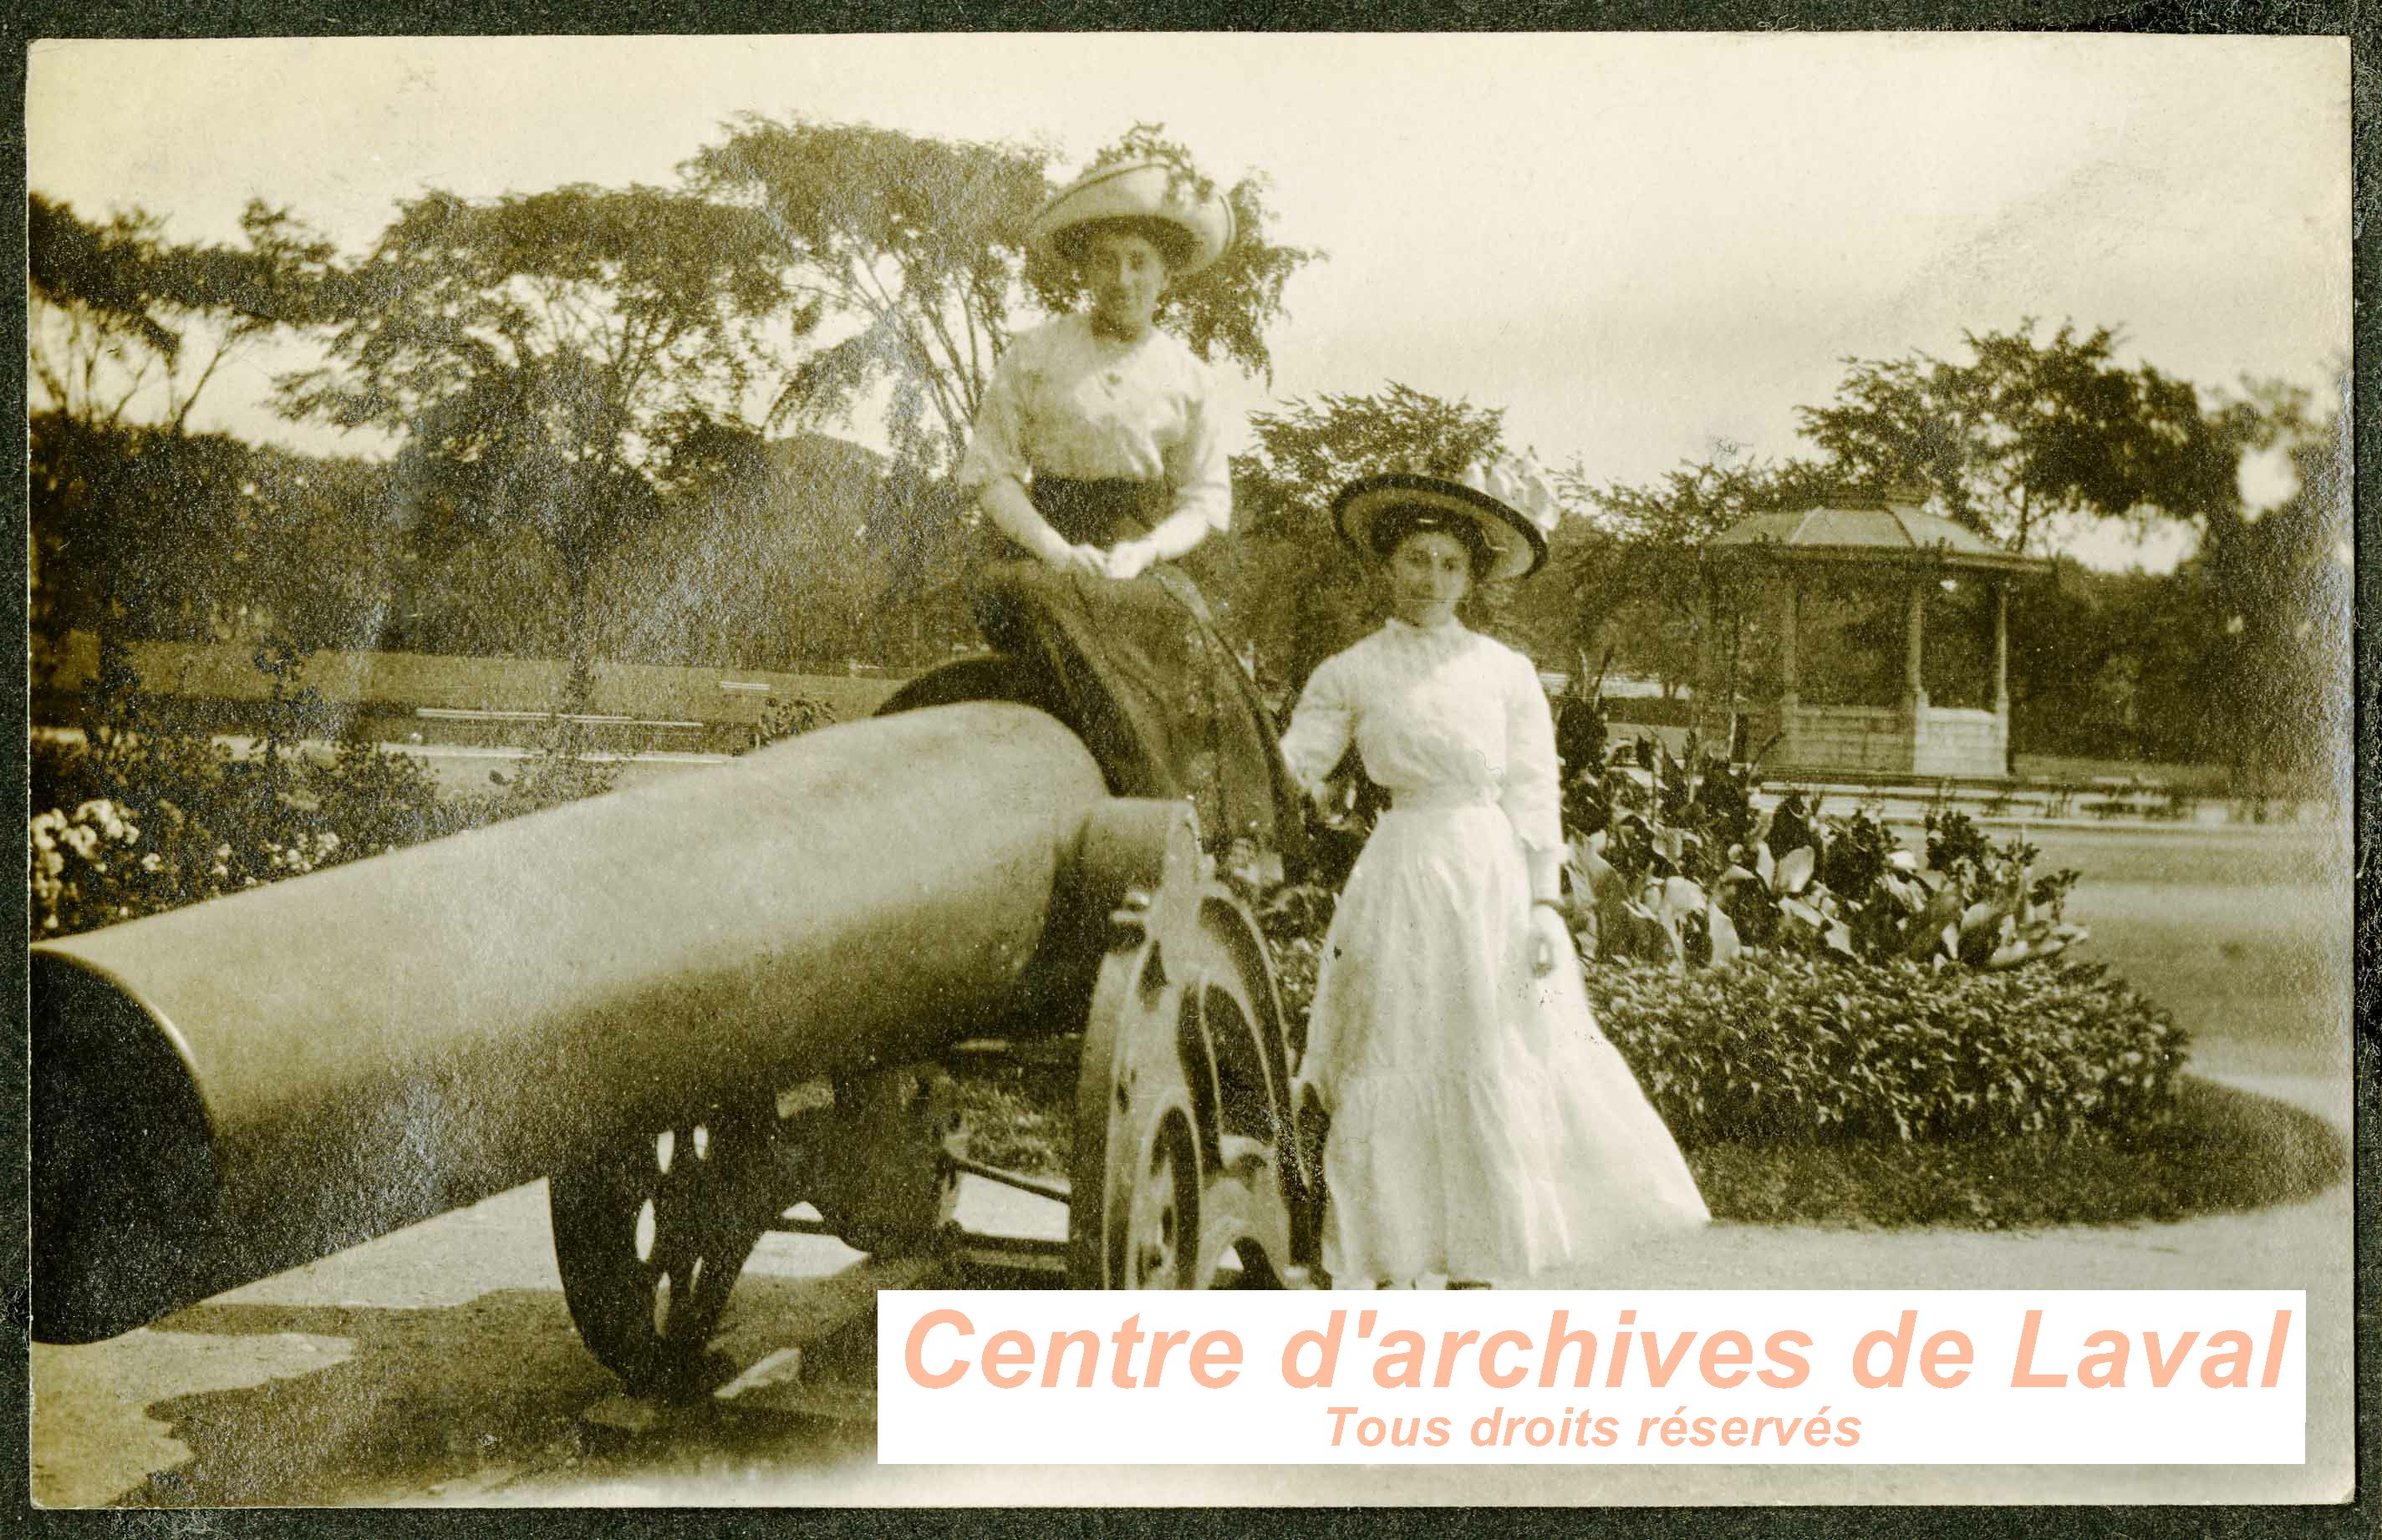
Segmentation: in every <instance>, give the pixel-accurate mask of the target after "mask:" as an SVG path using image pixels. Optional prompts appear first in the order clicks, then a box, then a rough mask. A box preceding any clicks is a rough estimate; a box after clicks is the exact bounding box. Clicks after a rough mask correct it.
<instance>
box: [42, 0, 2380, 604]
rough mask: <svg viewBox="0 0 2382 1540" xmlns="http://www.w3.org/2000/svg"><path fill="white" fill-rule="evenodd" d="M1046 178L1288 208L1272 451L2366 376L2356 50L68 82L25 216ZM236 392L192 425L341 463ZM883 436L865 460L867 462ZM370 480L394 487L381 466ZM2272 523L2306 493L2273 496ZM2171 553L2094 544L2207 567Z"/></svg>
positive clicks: (800, 56) (1870, 39) (1530, 55)
mask: <svg viewBox="0 0 2382 1540" xmlns="http://www.w3.org/2000/svg"><path fill="white" fill-rule="evenodd" d="M747 111H752V112H760V113H764V114H767V115H770V116H788V115H792V114H796V113H799V114H803V115H805V116H811V117H814V118H817V119H823V120H827V121H838V122H867V123H873V124H878V125H881V126H884V127H889V128H901V129H903V130H906V131H909V132H913V133H920V134H931V135H939V136H948V137H955V138H966V139H976V140H1007V141H1020V142H1028V143H1038V144H1042V145H1046V146H1048V147H1050V149H1052V150H1053V151H1054V152H1055V153H1056V165H1055V166H1054V171H1056V172H1058V173H1060V174H1067V173H1071V172H1073V171H1074V169H1076V168H1077V167H1079V166H1080V165H1082V164H1083V163H1084V162H1085V161H1086V160H1087V158H1088V157H1089V155H1090V154H1091V153H1092V152H1093V151H1094V150H1095V149H1097V148H1098V147H1099V146H1100V145H1101V144H1103V143H1106V142H1109V141H1113V140H1114V139H1115V138H1116V137H1117V136H1118V135H1120V134H1121V133H1123V131H1124V130H1125V129H1126V128H1130V127H1131V126H1132V125H1133V124H1135V123H1136V122H1149V123H1160V124H1163V125H1164V126H1165V128H1166V131H1167V134H1168V137H1170V138H1173V139H1175V140H1178V141H1183V142H1185V143H1186V144H1188V145H1189V146H1190V147H1191V148H1192V150H1193V151H1194V153H1196V154H1197V156H1198V157H1199V159H1200V161H1201V163H1202V165H1203V166H1204V168H1206V169H1207V170H1208V171H1209V174H1210V175H1212V176H1215V177H1219V178H1220V179H1223V180H1231V179H1234V178H1236V177H1239V176H1240V175H1242V174H1243V173H1244V172H1247V171H1252V170H1254V171H1260V172H1263V173H1264V174H1266V175H1267V176H1268V177H1271V181H1272V184H1273V185H1272V189H1271V203H1272V206H1273V208H1274V209H1275V211H1276V213H1277V216H1278V220H1277V224H1276V226H1275V229H1274V231H1273V235H1274V238H1277V239H1280V240H1283V241H1286V242H1289V243H1291V244H1294V245H1299V246H1307V247H1315V248H1320V249H1321V250H1322V251H1325V252H1326V253H1327V254H1328V256H1327V260H1325V261H1323V262H1320V263H1316V264H1313V265H1312V266H1310V267H1308V269H1306V270H1304V271H1302V272H1301V273H1299V274H1298V275H1296V276H1295V277H1294V278H1293V279H1292V281H1291V283H1290V286H1289V287H1288V289H1287V291H1286V293H1285V300H1286V303H1287V307H1288V310H1289V315H1288V317H1287V319H1286V320H1285V321H1283V323H1282V324H1280V325H1279V326H1278V327H1277V328H1276V329H1275V331H1274V332H1273V333H1272V334H1271V336H1270V342H1271V348H1272V351H1273V361H1274V370H1273V377H1272V379H1271V382H1270V383H1269V382H1267V381H1263V380H1246V379H1239V378H1235V379H1234V381H1233V383H1232V390H1233V392H1234V395H1235V396H1236V397H1237V398H1238V400H1239V403H1240V405H1242V406H1243V407H1244V408H1245V409H1255V410H1262V409H1267V408H1269V407H1272V406H1277V405H1279V404H1281V403H1282V402H1283V401H1285V400H1287V399H1290V398H1293V397H1311V396H1313V395H1315V394H1316V393H1319V392H1325V391H1329V392H1334V393H1339V392H1357V393H1362V392H1368V391H1372V390H1376V389H1378V388H1380V387H1381V385H1384V384H1386V383H1387V382H1390V381H1393V380H1394V381H1398V382H1401V383H1404V384H1406V385H1412V386H1414V387H1416V388H1418V389H1420V390H1425V391H1429V392H1431V393H1433V394H1436V395H1441V396H1444V397H1455V398H1462V399H1466V400H1469V401H1471V402H1472V403H1474V404H1476V405H1480V406H1494V407H1502V408H1504V409H1505V412H1506V418H1505V422H1506V428H1507V439H1508V442H1509V443H1512V444H1516V445H1518V446H1529V447H1531V448H1532V449H1534V450H1535V451H1536V453H1537V454H1538V456H1539V458H1541V460H1542V461H1544V462H1546V463H1548V464H1550V465H1562V464H1565V463H1570V462H1573V461H1575V460H1576V461H1578V463H1579V464H1580V465H1581V466H1582V468H1583V469H1584V470H1585V471H1587V472H1588V474H1589V475H1590V477H1591V478H1592V479H1593V480H1595V481H1598V482H1623V483H1644V482H1649V481H1652V480H1654V479H1656V478H1658V477H1659V476H1661V475H1662V474H1663V472H1664V471H1667V470H1669V469H1671V468H1673V467H1675V466H1676V465H1678V464H1680V463H1681V462H1682V461H1687V460H1694V459H1701V458H1705V457H1707V456H1708V455H1710V454H1712V453H1713V450H1714V448H1715V446H1720V445H1724V444H1726V445H1733V446H1737V452H1738V453H1741V454H1744V455H1748V456H1751V457H1755V458H1782V457H1785V456H1787V455H1791V454H1795V453H1799V452H1808V446H1806V445H1804V444H1802V443H1801V441H1799V439H1798V438H1797V436H1796V417H1795V408H1796V407H1798V406H1799V405H1817V404H1822V403H1824V402H1825V401H1826V400H1827V399H1828V398H1829V397H1831V396H1832V395H1833V394H1834V391H1835V388H1836V384H1837V382H1838V380H1839V379H1840V378H1841V377H1842V374H1843V372H1844V371H1843V363H1842V361H1843V360H1844V359H1845V358H1847V357H1857V358H1890V357H1897V356H1901V355H1904V354H1907V353H1909V352H1910V351H1912V350H1914V349H1916V350H1924V351H1927V352H1931V353H1935V354H1938V355H1944V356H1953V357H1958V356H1960V355H1961V354H1962V351H1963V349H1962V347H1961V336H1962V333H1963V331H1964V330H1968V331H1983V330H1989V329H2000V330H2007V329H2009V328H2012V327H2014V326H2016V325H2018V324H2020V322H2021V321H2022V320H2023V319H2025V318H2027V317H2029V316H2032V317H2037V318H2039V319H2040V320H2041V321H2042V322H2043V323H2044V331H2045V333H2046V334H2047V333H2048V331H2049V329H2050V328H2052V327H2056V326H2057V324H2060V323H2062V322H2065V321H2073V322H2074V323H2075V324H2078V325H2079V326H2080V327H2081V328H2083V329H2087V330H2089V329H2091V328H2092V327H2094V326H2098V325H2104V324H2106V325H2111V326H2115V327H2118V328H2119V329H2120V330H2121V331H2122V333H2123V336H2124V337H2125V342H2124V344H2123V346H2122V348H2121V350H2120V359H2121V361H2124V362H2127V363H2134V362H2142V361H2147V362H2151V363H2155V364H2156V365H2157V366H2158V367H2159V368H2161V369H2162V370H2164V371H2167V373H2173V374H2178V375H2181V376H2183V377H2185V378H2188V379H2192V380H2193V381H2196V382H2198V383H2200V384H2201V385H2207V386H2232V385H2238V383H2239V382H2240V381H2241V378H2242V377H2243V376H2258V377H2268V376H2272V377H2279V378H2283V379H2286V380H2290V381H2291V382H2294V383H2297V384H2299V385H2304V386H2306V387H2308V388H2310V389H2311V390H2314V391H2315V392H2316V393H2317V396H2318V398H2319V400H2322V399H2323V398H2324V397H2326V396H2327V394H2328V393H2329V392H2331V391H2332V390H2334V389H2335V388H2337V383H2338V380H2339V374H2340V372H2341V370H2342V368H2343V366H2344V364H2345V362H2346V361H2347V359H2348V358H2349V356H2350V351H2351V348H2350V173H2349V124H2350V115H2349V51H2348V45H2347V43H2346V41H2345V40H2343V39H2338V38H2214V37H2127V36H2110V35H2097V36H2079V35H2062V36H2034V35H2026V34H2000V35H1986V34H1942V33H1934V34H1834V35H1795V36H1782V35H1776V34H1764V35H1753V34H1742V35H1732V34H1703V35H1663V34H1627V35H1624V34H1592V33H1591V34H1581V33H1564V34H1533V35H1523V34H1494V35H1480V34H1465V35H1445V36H1416V35H1381V36H1375V35H1357V34H1333V35H1320V36H1284V35H1280V34H1271V35H1255V36H1253V35H1248V34H1099V35H1092V34H1086V35H1063V36H1033V35H1025V36H1019V35H998V36H993V35H979V36H970V35H944V36H882V35H877V36H844V37H795V38H683V39H681V38H652V37H646V38H618V39H479V38H440V39H387V40H294V41H241V42H220V43H215V42H171V43H159V42H101V43H91V42H47V43H36V44H34V45H33V46H32V48H31V52H30V55H29V76H28V90H27V136H28V137H27V159H28V179H29V182H30V185H31V187H32V188H33V189H35V190H38V191H41V192H43V193H44V194H46V195H48V196H50V197H53V198H56V199H63V200H65V201H67V202H70V203H72V204H73V205H74V206H75V208H76V209H77V210H78V211H79V212H80V213H81V214H84V215H85V216H86V217H92V216H97V215H100V214H104V213H107V212H109V211H112V210H114V209H117V208H120V207H126V206H129V205H135V204H137V205H140V206H141V207H143V208H146V209H148V210H149V211H151V212H152V213H154V214H159V215H161V216H163V217H164V218H165V219H166V223H167V228H168V230H169V232H170V233H171V234H172V235H173V236H174V237H175V238H181V239H200V238H206V239H223V238H232V237H234V236H236V235H237V233H238V225H237V221H238V216H239V210H240V208H241V206H242V205H243V204H244V203H245V202H246V201H247V200H249V199H250V198H252V197H259V198H263V199H264V200H266V201H267V202H274V203H278V204H284V205H287V206H289V208H290V209H291V210H292V211H293V212H295V213H296V214H298V215H299V216H300V217H301V218H302V219H304V220H305V221H306V222H308V223H310V224H312V225H313V226H316V227H317V228H320V229H322V230H324V231H325V232H326V233H327V234H329V235H330V236H331V237H332V238H334V239H335V240H336V241H338V244H339V245H340V247H341V248H342V250H344V251H348V252H350V253H360V252H361V251H363V250H364V249H365V248H366V247H367V246H368V245H369V243H370V242H371V240H372V238H373V237H374V235H375V234H377V233H378V231H379V230H380V229H381V228H382V227H383V226H385V225H386V224H387V222H388V220H389V218H390V217H391V215H392V214H393V213H394V208H395V204H396V202H397V201H398V200H399V199H403V198H407V197H411V196H413V195H416V194H418V193H419V192H421V191H423V190H424V189H430V188H440V189H447V190H449V191H453V192H457V193H460V194H463V195H465V196H470V197H492V196H495V195H497V194H501V193H505V192H510V191H523V192H526V191H534V190H539V189H546V188H551V187H556V186H559V185H563V184H566V183H571V182H593V183H596V184H599V185H607V186H620V185H625V184H628V183H631V182H645V183H650V184H657V185H663V184H668V183H670V182H671V181H673V180H674V179H675V177H676V167H677V166H678V165H679V164H680V163H681V162H682V161H684V160H685V159H686V158H687V157H688V156H689V155H691V154H692V153H694V152H695V151H696V150H698V149H699V148H701V147H703V146H704V145H706V144H707V143H711V142H716V141H718V139H719V138H720V137H721V128H720V126H721V125H722V124H723V123H724V122H725V121H727V120H728V119H730V118H731V117H733V116H735V115H737V114H739V113H742V112H747ZM277 366H278V361H276V359H275V358H274V357H273V356H272V355H270V354H260V355H259V356H257V357H255V358H253V359H250V360H247V361H242V363H241V364H240V365H239V367H233V366H230V365H227V368H226V370H225V372H224V373H222V374H220V375H218V376H217V378H216V379H215V382H214V383H212V384H211V385H209V387H208V392H207V396H206V397H204V398H203V402H202V405H201V407H200V409H198V411H197V412H196V413H195V414H194V419H193V426H195V427H198V428H202V429H208V428H224V429H228V430H231V431H235V432H239V433H242V434H248V435H250V436H266V437H275V438H278V439H281V440H283V441H285V442H290V443H295V444H298V445H300V446H303V447H309V448H314V449H326V448H330V447H333V446H334V445H333V444H332V443H331V442H329V441H328V440H326V439H325V437H324V435H323V434H321V433H320V432H312V433H310V432H308V431H304V430H296V429H292V428H289V427H288V426H286V425H283V424H279V423H278V422H276V420H274V419H272V418H271V417H270V415H269V414H268V413H267V412H265V411H264V409H263V408H262V406H261V405H260V403H261V402H262V400H263V398H264V395H265V393H266V391H267V389H268V387H269V384H270V380H269V375H270V373H271V371H272V369H273V368H275V367H277ZM855 436H862V437H866V436H867V434H866V428H865V426H864V427H863V428H862V429H860V430H858V431H857V432H856V433H855ZM349 447H350V448H356V447H361V446H353V445H351V446H349ZM2250 480H2251V483H2252V484H2251V485H2250V486H2249V488H2248V489H2249V490H2250V491H2251V492H2252V494H2253V498H2261V497H2264V496H2269V495H2274V492H2275V490H2276V488H2275V487H2274V486H2273V485H2272V484H2271V483H2267V482H2262V481H2259V480H2258V478H2257V476H2256V474H2255V473H2254V471H2253V475H2252V477H2251V478H2250ZM2187 544H2188V542H2186V541H2184V540H2182V539H2180V538H2179V535H2178V534H2177V533H2176V532H2167V533H2165V534H2161V535H2156V536H2155V537H2154V538H2153V539H2152V540H2150V541H2149V542H2148V543H2147V544H2143V545H2140V546H2137V545H2135V544H2133V543H2132V542H2131V541H2130V538H2129V537H2126V536H2124V535H2122V534H2120V533H2118V532H2115V531H2103V532H2098V533H2096V534H2093V535H2090V536H2087V537H2085V538H2083V539H2081V540H2080V541H2077V542H2074V543H2072V544H2071V548H2072V549H2075V550H2076V551H2077V552H2078V554H2080V555H2081V556H2085V557H2086V558H2087V559H2089V560H2093V562H2094V563H2095V564H2096V565H2105V566H2123V565H2130V564H2133V563H2137V562H2141V563H2143V564H2145V565H2149V566H2152V567H2160V566H2165V565H2168V564H2171V563H2172V562H2173V560H2174V559H2176V557H2177V556H2178V554H2179V552H2180V551H2181V550H2183V549H2184V548H2186V546H2187Z"/></svg>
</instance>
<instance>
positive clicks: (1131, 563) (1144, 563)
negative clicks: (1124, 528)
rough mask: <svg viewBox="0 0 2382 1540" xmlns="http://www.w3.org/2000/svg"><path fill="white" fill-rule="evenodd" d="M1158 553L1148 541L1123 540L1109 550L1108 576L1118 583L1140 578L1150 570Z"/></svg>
mask: <svg viewBox="0 0 2382 1540" xmlns="http://www.w3.org/2000/svg"><path fill="white" fill-rule="evenodd" d="M1157 556H1158V553H1157V552H1156V551H1155V550H1153V549H1152V548H1151V546H1150V544H1149V542H1148V541H1146V540H1123V541H1119V542H1118V543H1117V544H1114V545H1112V546H1111V547H1110V548H1109V553H1108V575H1109V576H1110V577H1111V578H1113V579H1115V580H1116V581H1118V582H1126V581H1131V580H1132V579H1135V578H1138V577H1140V576H1141V575H1142V574H1143V573H1144V572H1147V571H1148V570H1149V568H1150V565H1151V563H1153V562H1154V561H1155V560H1156V559H1157Z"/></svg>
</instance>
